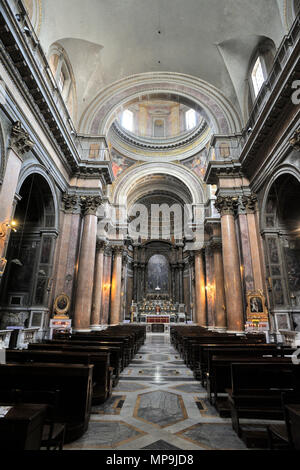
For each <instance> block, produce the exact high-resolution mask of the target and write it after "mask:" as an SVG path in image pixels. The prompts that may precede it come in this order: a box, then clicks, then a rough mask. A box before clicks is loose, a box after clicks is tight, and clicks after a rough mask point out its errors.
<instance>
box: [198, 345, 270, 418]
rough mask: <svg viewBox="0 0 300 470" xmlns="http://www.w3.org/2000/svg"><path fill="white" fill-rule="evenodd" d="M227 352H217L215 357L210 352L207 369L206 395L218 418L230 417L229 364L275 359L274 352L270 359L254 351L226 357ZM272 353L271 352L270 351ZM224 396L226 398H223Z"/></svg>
mask: <svg viewBox="0 0 300 470" xmlns="http://www.w3.org/2000/svg"><path fill="white" fill-rule="evenodd" d="M228 353H229V351H226V352H223V353H222V352H218V353H217V354H216V355H215V356H214V355H213V354H214V352H213V351H212V352H211V354H212V357H211V360H210V363H209V367H208V373H207V374H208V375H207V395H208V398H209V400H210V402H211V404H212V405H214V406H215V408H216V409H217V411H218V412H219V414H220V416H222V417H227V416H229V415H230V408H229V403H228V400H227V393H226V390H228V389H230V387H231V364H232V363H236V362H239V363H249V362H266V363H267V362H270V361H273V358H275V359H276V352H275V351H274V354H273V356H272V357H269V354H270V351H268V356H266V357H264V355H263V354H264V352H263V353H262V354H259V353H257V352H255V351H247V352H246V351H242V352H241V353H239V352H238V351H235V352H234V354H232V355H228ZM271 353H272V351H271ZM225 395H226V396H225Z"/></svg>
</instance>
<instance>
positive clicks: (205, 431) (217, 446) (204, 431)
mask: <svg viewBox="0 0 300 470" xmlns="http://www.w3.org/2000/svg"><path fill="white" fill-rule="evenodd" d="M177 435H178V436H181V437H183V438H184V439H187V440H188V441H190V442H195V443H197V444H199V446H200V447H202V448H204V449H211V450H237V449H239V450H243V449H246V446H245V444H244V443H243V442H242V441H241V440H240V439H239V438H238V436H237V434H236V433H235V432H234V431H233V429H232V426H231V424H221V423H199V424H195V425H194V426H191V427H189V428H187V429H184V430H183V431H180V432H178V433H177Z"/></svg>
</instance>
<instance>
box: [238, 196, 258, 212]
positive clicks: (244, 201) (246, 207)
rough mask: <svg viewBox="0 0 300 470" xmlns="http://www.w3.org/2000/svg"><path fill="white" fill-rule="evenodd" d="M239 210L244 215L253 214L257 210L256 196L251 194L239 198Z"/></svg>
mask: <svg viewBox="0 0 300 470" xmlns="http://www.w3.org/2000/svg"><path fill="white" fill-rule="evenodd" d="M238 207H239V210H240V211H242V212H244V213H246V214H253V213H254V212H255V211H256V209H257V196H256V194H254V193H252V194H249V195H247V196H245V195H243V196H241V197H240V198H239V202H238Z"/></svg>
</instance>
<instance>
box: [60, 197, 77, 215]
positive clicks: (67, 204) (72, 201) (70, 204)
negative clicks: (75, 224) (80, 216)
mask: <svg viewBox="0 0 300 470" xmlns="http://www.w3.org/2000/svg"><path fill="white" fill-rule="evenodd" d="M78 202H79V201H78V195H76V194H68V193H63V195H62V208H63V210H64V211H65V212H67V213H71V214H74V213H75V212H79V211H80V207H79V204H78Z"/></svg>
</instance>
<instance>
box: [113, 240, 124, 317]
mask: <svg viewBox="0 0 300 470" xmlns="http://www.w3.org/2000/svg"><path fill="white" fill-rule="evenodd" d="M122 256H123V247H115V248H114V260H113V273H112V282H111V310H110V324H111V325H118V324H119V323H120V314H121V291H122Z"/></svg>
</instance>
